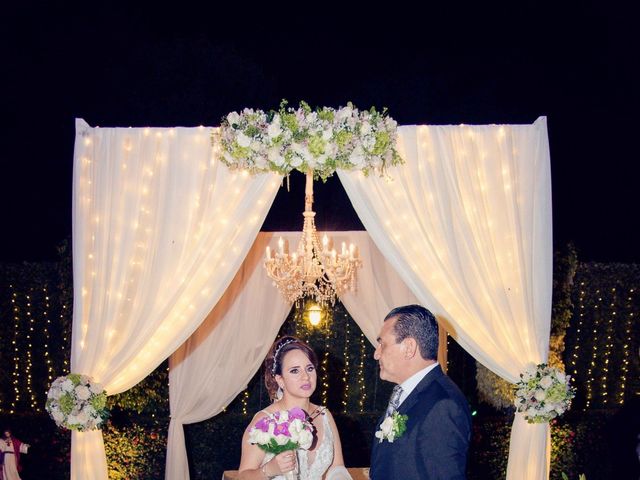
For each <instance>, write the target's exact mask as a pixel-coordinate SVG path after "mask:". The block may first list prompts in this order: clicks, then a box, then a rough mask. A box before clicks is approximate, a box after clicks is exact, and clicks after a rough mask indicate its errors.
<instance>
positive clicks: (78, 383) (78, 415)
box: [45, 373, 109, 432]
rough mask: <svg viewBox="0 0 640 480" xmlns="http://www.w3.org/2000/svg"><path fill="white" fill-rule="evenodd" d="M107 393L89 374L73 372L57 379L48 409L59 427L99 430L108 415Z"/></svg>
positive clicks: (80, 430) (48, 395) (47, 404)
mask: <svg viewBox="0 0 640 480" xmlns="http://www.w3.org/2000/svg"><path fill="white" fill-rule="evenodd" d="M106 406H107V394H106V392H105V391H104V389H103V388H102V385H100V384H99V383H96V382H93V381H92V379H91V378H90V377H89V376H87V375H81V374H78V373H70V374H69V375H66V376H62V377H58V378H56V379H55V380H54V381H53V383H52V384H51V388H50V389H49V392H48V393H47V403H46V405H45V408H46V410H47V412H49V415H50V416H51V418H53V420H54V421H55V422H56V424H57V425H58V426H59V427H62V428H66V429H68V430H77V431H79V432H84V431H87V430H97V429H99V428H100V427H101V426H102V424H103V423H104V422H105V421H106V420H107V418H109V411H108V410H107V407H106Z"/></svg>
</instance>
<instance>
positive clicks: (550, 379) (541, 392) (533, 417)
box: [515, 363, 576, 423]
mask: <svg viewBox="0 0 640 480" xmlns="http://www.w3.org/2000/svg"><path fill="white" fill-rule="evenodd" d="M570 380H571V376H569V375H565V373H564V372H562V371H560V370H559V369H557V368H555V367H550V366H548V365H547V364H546V363H541V364H539V365H533V364H532V365H531V366H530V367H528V368H527V369H526V370H525V372H524V373H521V374H520V380H519V381H518V382H517V383H516V386H515V389H516V392H515V393H516V398H515V405H516V407H517V409H518V412H520V413H523V414H524V418H525V420H527V422H529V423H545V422H549V421H550V420H552V419H554V418H556V417H558V416H560V415H562V414H563V413H564V412H566V411H567V410H568V409H569V408H570V407H571V400H572V399H573V397H575V394H576V393H575V388H574V387H572V386H571V385H570Z"/></svg>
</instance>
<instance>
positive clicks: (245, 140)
mask: <svg viewBox="0 0 640 480" xmlns="http://www.w3.org/2000/svg"><path fill="white" fill-rule="evenodd" d="M236 141H237V142H238V145H240V146H241V147H245V148H246V147H248V146H249V145H251V139H250V138H249V137H247V136H246V135H245V134H244V133H242V132H239V133H238V137H237V140H236Z"/></svg>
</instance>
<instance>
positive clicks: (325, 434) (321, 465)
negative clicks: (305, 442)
mask: <svg viewBox="0 0 640 480" xmlns="http://www.w3.org/2000/svg"><path fill="white" fill-rule="evenodd" d="M322 417H323V420H322V430H323V431H322V438H321V439H320V443H319V444H318V445H317V446H316V448H315V449H314V450H313V451H307V450H298V469H299V472H300V474H299V477H298V478H299V479H300V480H322V477H323V475H324V474H325V473H326V472H327V470H329V467H330V466H331V464H332V463H333V433H332V432H331V426H330V425H329V419H328V418H327V415H326V414H325V415H322ZM273 457H274V455H273V454H272V453H267V454H266V455H265V457H264V460H263V461H262V464H261V465H260V466H262V465H264V464H265V463H267V462H269V461H270V460H271V459H272V458H273ZM273 478H274V480H283V479H284V476H282V475H278V476H277V477H273Z"/></svg>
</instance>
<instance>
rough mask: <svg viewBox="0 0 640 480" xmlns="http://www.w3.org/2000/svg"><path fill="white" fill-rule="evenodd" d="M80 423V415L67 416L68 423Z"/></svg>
mask: <svg viewBox="0 0 640 480" xmlns="http://www.w3.org/2000/svg"><path fill="white" fill-rule="evenodd" d="M78 423H80V422H79V421H78V417H76V416H75V415H69V416H68V417H67V424H68V425H77V424H78Z"/></svg>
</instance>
